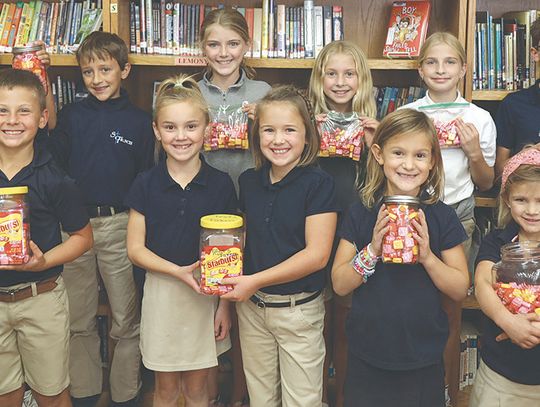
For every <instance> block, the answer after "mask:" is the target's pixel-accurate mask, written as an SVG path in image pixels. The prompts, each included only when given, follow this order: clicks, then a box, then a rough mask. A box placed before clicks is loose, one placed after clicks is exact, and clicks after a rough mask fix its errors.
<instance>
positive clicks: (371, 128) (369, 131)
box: [360, 117, 379, 148]
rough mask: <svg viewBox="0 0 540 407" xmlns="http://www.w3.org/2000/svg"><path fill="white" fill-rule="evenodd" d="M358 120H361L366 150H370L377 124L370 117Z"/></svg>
mask: <svg viewBox="0 0 540 407" xmlns="http://www.w3.org/2000/svg"><path fill="white" fill-rule="evenodd" d="M360 119H361V120H362V126H364V133H365V136H364V137H365V142H366V146H367V148H371V144H372V143H373V136H374V135H375V131H376V130H377V127H379V122H378V121H377V120H376V119H373V118H371V117H361V118H360Z"/></svg>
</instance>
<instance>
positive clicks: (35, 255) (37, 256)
mask: <svg viewBox="0 0 540 407" xmlns="http://www.w3.org/2000/svg"><path fill="white" fill-rule="evenodd" d="M29 247H30V251H31V252H32V256H31V257H30V259H29V260H28V261H27V262H26V263H25V264H11V265H2V266H0V271H1V270H15V271H31V272H40V271H44V270H47V268H48V267H47V261H46V260H45V255H44V254H43V252H42V251H41V249H40V248H39V247H38V245H37V244H35V243H34V242H33V241H32V240H30V243H29Z"/></svg>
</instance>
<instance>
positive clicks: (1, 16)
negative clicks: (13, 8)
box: [0, 3, 10, 41]
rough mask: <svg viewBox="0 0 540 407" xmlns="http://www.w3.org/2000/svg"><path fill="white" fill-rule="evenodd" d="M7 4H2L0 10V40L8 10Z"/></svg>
mask: <svg viewBox="0 0 540 407" xmlns="http://www.w3.org/2000/svg"><path fill="white" fill-rule="evenodd" d="M9 8H10V7H9V4H8V3H4V4H3V5H2V12H1V13H0V41H1V39H2V33H3V32H4V27H5V26H6V18H7V15H8V11H9Z"/></svg>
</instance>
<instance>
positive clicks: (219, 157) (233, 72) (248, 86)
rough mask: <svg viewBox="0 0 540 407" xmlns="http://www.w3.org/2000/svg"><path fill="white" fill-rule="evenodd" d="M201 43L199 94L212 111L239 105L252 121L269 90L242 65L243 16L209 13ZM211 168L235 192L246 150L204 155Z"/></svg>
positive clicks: (246, 32)
mask: <svg viewBox="0 0 540 407" xmlns="http://www.w3.org/2000/svg"><path fill="white" fill-rule="evenodd" d="M200 44H201V48H202V52H203V54H204V56H205V57H206V60H207V61H208V67H207V69H206V72H205V73H204V76H203V79H202V80H200V81H199V87H200V89H201V92H202V94H203V96H204V98H205V99H206V101H207V102H208V105H209V106H210V107H211V108H217V107H220V106H223V107H225V106H228V107H230V106H240V105H242V104H244V111H245V112H247V113H248V115H249V116H250V119H252V120H253V118H254V117H253V114H254V112H255V102H257V101H258V100H259V99H261V98H262V97H263V96H264V95H266V94H267V93H268V91H269V90H270V85H268V84H267V83H266V82H262V81H255V80H253V78H254V77H255V72H254V71H253V69H252V68H249V67H247V66H246V65H245V61H244V55H245V53H246V52H247V51H248V49H249V45H250V39H249V30H248V26H247V23H246V20H245V19H244V16H242V14H240V13H239V12H238V11H237V10H235V9H232V8H222V9H216V10H212V11H211V12H210V13H208V15H206V16H205V18H204V21H203V23H202V25H201V31H200ZM204 155H205V157H206V159H207V161H208V163H209V164H210V165H213V166H215V167H216V168H218V169H220V170H222V171H225V172H227V173H228V174H229V175H230V176H231V178H232V180H233V182H234V184H235V186H236V187H237V189H238V177H239V176H240V174H241V173H242V172H243V171H245V170H247V169H248V168H250V167H252V166H253V160H252V156H251V153H250V151H249V150H241V149H232V150H231V149H225V150H215V151H209V152H206V153H205V154H204Z"/></svg>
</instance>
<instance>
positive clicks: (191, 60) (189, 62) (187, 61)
mask: <svg viewBox="0 0 540 407" xmlns="http://www.w3.org/2000/svg"><path fill="white" fill-rule="evenodd" d="M174 64H175V65H183V66H206V58H205V57H201V56H189V55H182V56H179V57H177V58H176V59H175V60H174Z"/></svg>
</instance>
